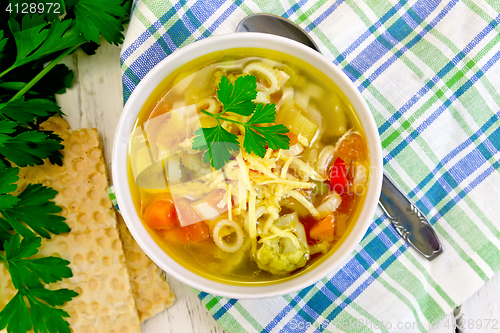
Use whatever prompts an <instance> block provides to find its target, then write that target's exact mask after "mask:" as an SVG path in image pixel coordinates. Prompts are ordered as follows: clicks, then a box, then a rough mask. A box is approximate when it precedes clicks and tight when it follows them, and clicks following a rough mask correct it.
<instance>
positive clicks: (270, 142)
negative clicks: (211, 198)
mask: <svg viewBox="0 0 500 333" xmlns="http://www.w3.org/2000/svg"><path fill="white" fill-rule="evenodd" d="M256 97H257V83H256V78H255V76H253V75H243V76H240V77H238V78H237V79H236V81H235V82H234V85H233V84H232V83H231V82H230V81H229V79H228V78H227V77H226V76H222V78H221V81H220V83H219V89H218V90H217V98H218V99H219V101H220V102H221V103H222V105H223V109H222V111H221V112H220V113H217V114H213V113H210V112H208V111H205V110H201V112H202V113H204V114H206V115H208V116H210V117H213V118H215V119H216V120H217V125H216V126H214V127H207V128H205V127H200V128H199V129H197V130H196V131H195V133H194V134H195V137H194V139H193V144H192V147H193V149H195V150H199V151H204V153H203V160H204V161H205V163H208V162H210V164H211V165H212V167H214V168H215V169H220V168H222V167H223V166H224V165H225V164H226V163H227V162H229V160H230V159H231V157H232V153H231V152H234V153H237V152H238V151H239V150H240V141H241V140H240V138H239V137H238V136H237V135H236V134H234V133H231V132H229V131H227V130H226V129H225V128H224V127H222V125H221V121H227V122H231V123H235V124H238V125H241V126H242V127H243V128H244V133H242V134H243V136H244V139H243V144H242V146H243V148H244V149H245V150H246V151H247V152H248V153H254V154H255V155H257V156H260V157H264V155H265V153H266V150H267V148H268V147H269V148H271V149H273V150H277V149H288V148H290V139H289V138H288V136H287V135H286V133H288V129H287V128H286V127H285V126H284V125H282V124H278V125H272V124H273V123H274V121H275V118H276V105H275V104H264V103H258V104H256V103H254V102H253V100H254V99H255V98H256ZM227 113H234V114H237V115H240V116H245V117H250V118H249V119H248V120H247V121H246V122H244V121H238V120H235V119H231V118H227V117H224V115H226V114H227Z"/></svg>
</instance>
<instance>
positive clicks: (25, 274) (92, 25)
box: [0, 0, 131, 333]
mask: <svg viewBox="0 0 500 333" xmlns="http://www.w3.org/2000/svg"><path fill="white" fill-rule="evenodd" d="M26 2H28V3H30V1H20V0H11V1H8V2H2V3H1V5H0V6H1V8H0V262H1V264H3V265H4V266H5V267H6V268H7V270H8V272H9V273H10V276H11V280H12V283H13V285H14V287H15V288H16V289H17V293H16V295H15V296H14V297H13V298H12V299H11V300H10V302H9V303H8V304H7V305H6V306H5V307H4V308H3V309H0V330H2V329H4V328H7V332H9V333H10V332H16V333H19V332H27V331H30V330H33V331H35V332H61V333H69V332H70V329H69V324H68V323H67V322H66V320H65V319H64V318H65V317H69V315H68V314H67V313H66V312H65V311H63V310H61V309H58V308H56V307H57V306H61V305H63V304H64V303H65V302H67V301H70V300H71V299H72V298H73V297H75V296H77V293H75V292H74V291H72V290H67V289H59V290H50V289H46V288H45V285H46V284H50V283H53V282H56V281H60V280H62V279H64V278H68V277H71V276H72V272H71V269H70V268H69V267H68V264H69V262H68V261H66V260H63V259H61V258H56V257H45V258H33V256H35V255H36V254H37V253H38V248H39V247H40V246H41V242H42V238H41V237H43V238H51V234H56V235H57V234H61V233H65V232H69V230H70V229H69V227H68V225H67V224H66V223H65V221H64V218H63V217H62V216H60V215H58V214H57V213H59V212H60V211H61V208H60V207H58V206H56V205H55V203H54V202H53V201H52V200H53V199H54V197H55V195H56V194H57V192H56V191H55V190H53V189H51V188H48V187H45V186H42V185H41V184H29V185H28V186H27V187H26V188H25V189H24V190H22V191H21V192H20V193H19V194H18V195H14V194H13V193H14V192H15V191H16V190H17V185H16V184H15V183H16V182H17V180H18V172H19V169H18V168H17V167H24V166H33V165H39V164H43V163H44V160H45V159H48V160H49V161H50V162H51V163H56V164H58V165H61V164H62V155H61V153H60V149H62V148H64V147H63V145H62V139H61V138H60V137H59V136H57V135H56V134H54V133H53V132H50V131H43V130H40V129H39V124H40V123H41V122H43V121H44V120H46V119H47V118H49V117H51V116H53V115H60V114H61V111H60V108H59V107H58V106H57V104H56V102H55V94H60V93H64V92H65V90H66V88H69V87H71V85H72V82H73V79H74V73H73V72H72V71H71V70H70V69H68V68H67V67H66V66H65V65H62V64H59V62H60V61H61V60H62V59H63V58H64V57H65V56H67V55H69V54H70V53H72V52H73V51H75V50H76V49H77V48H81V49H83V50H84V51H85V52H86V53H87V54H92V53H93V52H94V51H95V49H96V48H97V47H98V45H99V44H98V43H99V38H100V36H103V38H104V39H105V40H106V41H108V42H109V43H112V44H120V43H121V42H122V40H123V34H122V30H123V23H124V22H125V21H126V20H127V19H128V17H127V16H128V11H129V8H130V4H131V1H130V0H106V1H101V0H65V1H63V0H31V3H32V4H33V5H35V6H31V5H30V7H29V8H36V9H37V10H36V13H34V12H33V11H32V10H30V11H29V12H28V13H23V12H22V11H21V10H22V8H23V7H22V5H23V4H24V3H26ZM49 4H50V6H49ZM42 8H43V10H42ZM49 8H51V9H52V11H49ZM56 9H57V11H56ZM31 13H32V14H31ZM13 164H14V165H15V166H13Z"/></svg>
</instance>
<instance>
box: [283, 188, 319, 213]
mask: <svg viewBox="0 0 500 333" xmlns="http://www.w3.org/2000/svg"><path fill="white" fill-rule="evenodd" d="M289 195H290V196H291V197H292V198H294V199H295V200H297V201H298V202H299V203H300V204H302V206H304V207H305V208H307V210H308V211H309V212H310V213H311V215H312V216H314V217H319V212H318V210H317V209H316V208H315V207H314V206H313V204H312V203H310V202H309V201H307V199H306V198H305V197H304V196H303V195H302V194H300V193H299V192H298V191H291V192H290V193H289Z"/></svg>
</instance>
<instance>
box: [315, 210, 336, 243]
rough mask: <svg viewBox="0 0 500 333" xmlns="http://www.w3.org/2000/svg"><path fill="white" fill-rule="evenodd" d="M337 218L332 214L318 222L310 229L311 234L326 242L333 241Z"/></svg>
mask: <svg viewBox="0 0 500 333" xmlns="http://www.w3.org/2000/svg"><path fill="white" fill-rule="evenodd" d="M334 222H335V219H334V217H333V215H332V214H330V215H328V216H327V217H325V218H324V219H323V220H321V221H319V222H317V223H316V224H315V225H313V226H312V228H311V231H309V236H310V237H311V238H312V239H316V240H319V241H324V242H333V240H334V239H335V223H334Z"/></svg>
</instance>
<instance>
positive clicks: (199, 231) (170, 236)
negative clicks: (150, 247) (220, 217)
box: [161, 222, 210, 244]
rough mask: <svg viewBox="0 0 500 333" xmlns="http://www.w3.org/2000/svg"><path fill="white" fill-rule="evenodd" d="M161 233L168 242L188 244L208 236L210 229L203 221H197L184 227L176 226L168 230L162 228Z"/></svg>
mask: <svg viewBox="0 0 500 333" xmlns="http://www.w3.org/2000/svg"><path fill="white" fill-rule="evenodd" d="M161 235H162V236H163V237H164V238H165V239H166V240H167V241H168V242H172V243H183V244H188V243H195V242H200V241H202V240H205V239H207V238H209V237H210V231H209V229H208V226H207V225H206V224H205V223H204V222H198V223H195V224H190V225H188V226H185V227H181V226H177V227H175V228H172V229H170V230H162V231H161Z"/></svg>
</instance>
